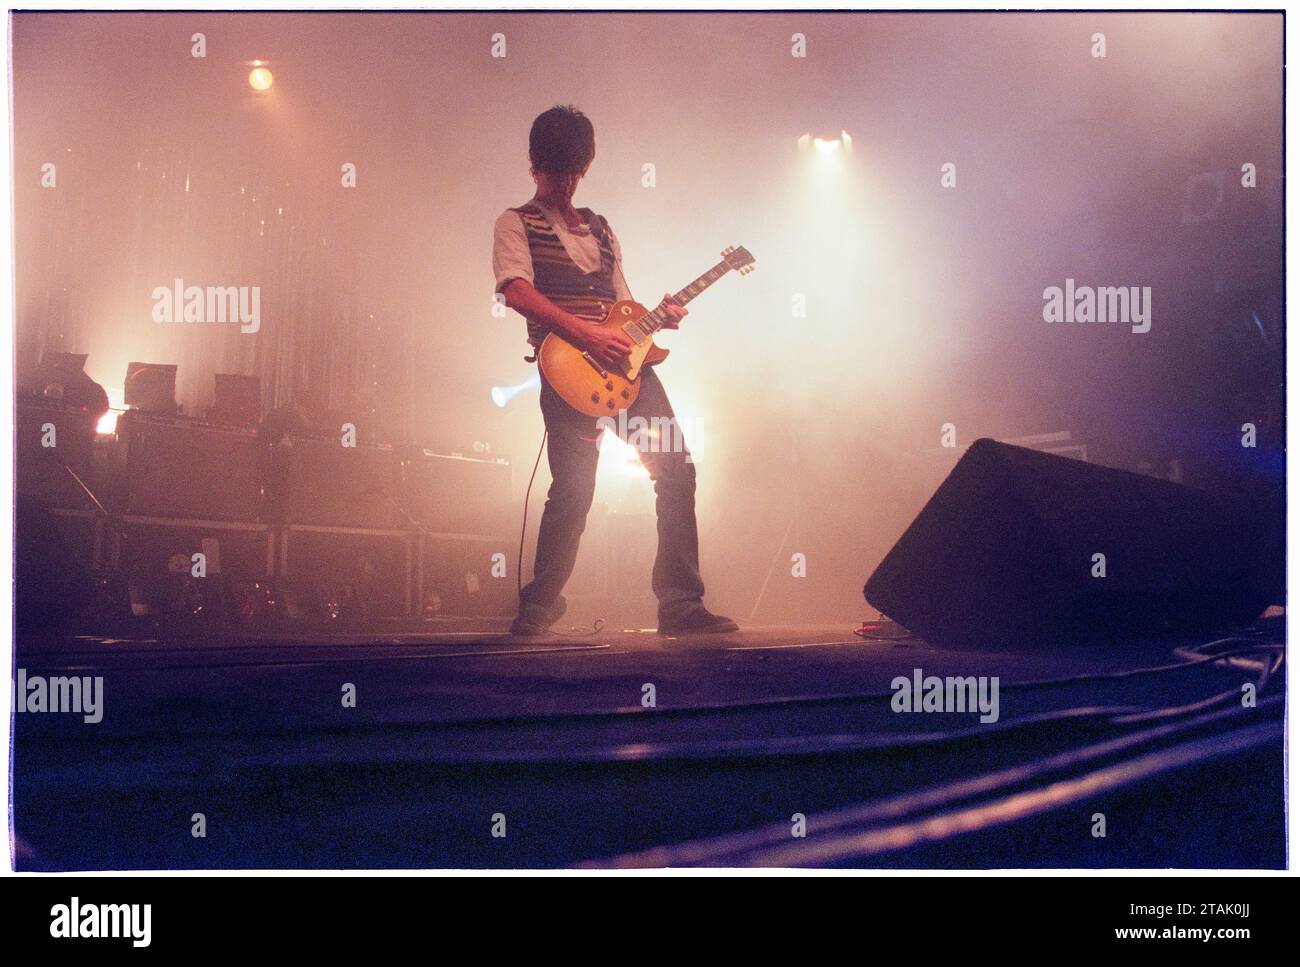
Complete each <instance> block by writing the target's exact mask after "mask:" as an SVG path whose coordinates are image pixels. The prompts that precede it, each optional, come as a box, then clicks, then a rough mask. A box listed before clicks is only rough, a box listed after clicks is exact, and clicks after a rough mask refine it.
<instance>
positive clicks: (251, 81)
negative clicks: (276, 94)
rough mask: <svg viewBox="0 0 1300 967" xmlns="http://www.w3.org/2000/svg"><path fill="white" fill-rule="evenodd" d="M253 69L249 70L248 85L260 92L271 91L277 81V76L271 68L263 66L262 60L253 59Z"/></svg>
mask: <svg viewBox="0 0 1300 967" xmlns="http://www.w3.org/2000/svg"><path fill="white" fill-rule="evenodd" d="M253 65H254V66H253V69H252V70H251V71H249V72H248V86H249V87H251V88H252V89H253V90H255V91H257V92H258V93H259V94H261V93H264V92H265V91H269V90H270V89H271V85H272V84H274V83H275V77H274V75H272V73H271V71H270V69H269V68H266V67H263V66H262V62H261V61H257V60H255V61H253Z"/></svg>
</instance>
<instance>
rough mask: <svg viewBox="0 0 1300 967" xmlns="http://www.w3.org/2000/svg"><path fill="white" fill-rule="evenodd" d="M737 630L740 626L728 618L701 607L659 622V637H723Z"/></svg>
mask: <svg viewBox="0 0 1300 967" xmlns="http://www.w3.org/2000/svg"><path fill="white" fill-rule="evenodd" d="M739 630H740V625H738V624H736V622H734V621H732V620H731V619H730V618H727V617H725V616H723V615H720V614H714V613H713V612H711V611H709V610H708V609H707V608H703V607H700V608H697V609H696V610H694V611H692V612H691V613H690V614H688V615H686V616H684V617H681V618H677V619H674V620H673V621H665V620H663V619H662V618H661V619H660V620H659V634H661V635H723V634H727V633H729V632H732V631H739Z"/></svg>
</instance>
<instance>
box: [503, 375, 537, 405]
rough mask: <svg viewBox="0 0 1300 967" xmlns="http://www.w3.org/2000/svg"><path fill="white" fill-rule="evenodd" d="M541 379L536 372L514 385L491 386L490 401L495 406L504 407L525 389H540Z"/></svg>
mask: <svg viewBox="0 0 1300 967" xmlns="http://www.w3.org/2000/svg"><path fill="white" fill-rule="evenodd" d="M541 386H542V379H541V377H540V376H539V375H538V374H537V373H533V375H531V376H529V377H528V378H527V379H526V380H524V381H523V382H522V383H516V384H515V385H514V386H493V387H492V402H493V403H495V404H496V405H497V406H500V407H503V408H504V407H505V405H506V404H507V403H509V402H510V401H511V400H512V399H514V398H515V397H516V396H518V395H519V394H520V393H522V392H523V391H524V390H526V389H540V388H541Z"/></svg>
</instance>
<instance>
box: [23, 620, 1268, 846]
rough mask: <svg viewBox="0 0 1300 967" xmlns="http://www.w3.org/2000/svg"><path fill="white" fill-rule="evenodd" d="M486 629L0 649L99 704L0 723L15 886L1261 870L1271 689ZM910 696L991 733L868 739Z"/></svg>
mask: <svg viewBox="0 0 1300 967" xmlns="http://www.w3.org/2000/svg"><path fill="white" fill-rule="evenodd" d="M504 626H505V622H491V623H485V624H481V625H474V624H473V623H469V622H438V623H429V622H425V623H418V624H414V625H413V624H410V623H407V624H404V625H395V626H393V627H391V628H388V629H377V630H374V631H372V632H370V633H368V634H362V633H360V632H352V633H343V632H340V633H328V634H327V633H320V634H311V635H295V636H293V637H287V636H283V635H267V636H258V637H239V638H229V637H212V638H196V639H189V640H185V641H164V640H161V639H157V638H150V637H143V638H132V639H126V638H97V637H79V638H68V639H63V640H59V641H44V642H34V641H26V642H23V641H20V643H19V644H20V650H19V660H18V664H19V667H20V668H22V669H23V671H24V674H25V675H26V676H27V677H28V678H30V679H35V678H41V677H45V678H49V677H53V676H73V675H75V676H78V677H80V676H87V677H90V678H92V679H93V678H95V677H101V678H102V680H103V695H104V698H103V703H102V705H103V718H102V721H100V722H98V723H95V724H86V723H84V722H83V721H82V717H80V716H75V715H71V714H60V715H53V714H20V715H17V716H16V717H15V720H14V721H15V745H14V758H13V767H14V772H13V775H14V816H15V828H16V833H17V840H18V841H17V846H16V849H17V856H18V865H19V868H21V869H116V868H146V869H157V868H161V869H167V868H220V867H244V868H262V867H271V868H279V867H285V868H317V867H325V868H356V867H537V866H570V865H577V864H594V865H625V866H626V865H632V866H647V865H648V866H657V865H667V864H671V865H692V864H696V863H704V864H712V865H747V864H759V865H782V866H787V865H840V866H865V867H883V866H917V867H932V866H933V867H945V866H953V867H980V868H982V867H1007V866H1010V867H1031V866H1032V867H1038V866H1113V867H1132V866H1147V867H1161V866H1193V867H1197V866H1206V867H1213V866H1234V867H1243V868H1250V867H1275V866H1280V865H1282V863H1283V862H1284V854H1283V852H1282V850H1283V827H1282V792H1281V776H1282V771H1281V770H1282V738H1281V725H1280V715H1281V707H1280V706H1281V703H1280V701H1279V700H1277V699H1276V698H1274V696H1275V695H1280V692H1281V676H1280V675H1277V676H1275V677H1274V678H1273V680H1272V681H1271V682H1270V683H1269V684H1268V687H1267V688H1266V689H1265V691H1264V692H1263V693H1261V695H1260V697H1259V702H1258V705H1257V707H1255V708H1252V709H1242V708H1241V707H1240V703H1239V702H1238V701H1236V700H1235V699H1234V698H1233V697H1232V696H1231V695H1229V696H1228V698H1227V700H1224V699H1223V695H1224V694H1225V691H1228V692H1230V691H1232V690H1235V689H1239V687H1240V685H1241V683H1242V682H1244V681H1247V680H1253V675H1251V674H1247V672H1245V671H1243V670H1241V669H1234V668H1226V667H1224V666H1223V665H1217V664H1216V665H1211V664H1199V665H1187V664H1185V663H1183V662H1182V660H1181V659H1179V658H1176V657H1174V656H1173V653H1172V652H1173V647H1174V646H1175V645H1176V644H1178V643H1177V642H1168V641H1164V642H1146V643H1140V644H1137V645H1134V644H1126V645H1125V646H1124V647H1123V648H1117V647H1116V648H1099V647H1089V648H1080V647H1076V648H1058V649H1041V648H1036V649H1030V648H1023V649H1017V648H1013V647H1008V648H1006V649H1003V650H1000V651H997V652H990V651H955V650H950V649H944V648H940V647H937V646H934V645H931V644H928V643H926V642H922V641H918V640H915V639H909V640H900V641H863V640H861V639H858V638H856V637H855V636H854V635H853V634H852V631H851V629H850V628H848V627H800V628H781V627H754V628H747V629H746V630H745V631H744V632H742V633H740V634H734V635H724V636H715V637H710V638H681V639H664V638H661V637H659V636H658V635H657V634H655V633H654V632H653V631H635V630H609V629H605V630H602V631H600V632H599V633H597V634H594V635H588V636H585V637H568V636H552V637H548V638H546V639H540V640H529V641H526V642H520V641H514V640H511V639H509V638H508V636H506V635H505V634H504ZM918 669H919V670H920V675H921V676H923V677H924V676H940V677H948V676H960V677H965V676H974V677H975V678H976V679H979V678H983V679H985V681H986V682H991V681H992V680H993V679H994V678H996V680H997V684H998V692H997V695H998V705H997V710H996V711H997V716H996V721H991V720H989V719H990V716H989V714H988V713H987V712H985V714H984V715H983V716H981V713H980V712H979V711H977V710H976V711H966V712H957V711H947V712H939V711H933V712H925V711H916V712H900V711H896V710H895V704H896V703H895V701H894V695H895V692H896V691H897V690H896V689H895V688H894V684H893V683H894V682H895V680H896V679H897V678H898V677H899V676H902V677H904V678H908V679H911V678H912V677H913V676H914V675H916V674H917V670H918ZM1139 669H1146V671H1142V672H1140V673H1137V674H1133V672H1134V671H1135V670H1139ZM1215 696H1218V697H1219V699H1218V700H1217V701H1215V700H1213V699H1214V698H1215ZM350 697H354V700H349V699H350ZM1157 710H1159V711H1157ZM982 717H983V718H984V719H985V721H981V718H982ZM198 813H202V814H203V817H204V822H205V824H206V836H204V837H195V836H193V835H191V827H192V825H193V823H194V822H195V820H194V819H193V817H194V815H195V814H198ZM1098 813H1101V814H1104V815H1105V816H1106V824H1107V832H1106V835H1105V836H1104V837H1101V836H1097V835H1095V825H1096V822H1095V820H1094V819H1093V817H1094V816H1095V815H1096V814H1098ZM797 816H802V817H804V821H803V824H804V830H805V832H806V834H807V835H805V836H799V835H795V833H794V832H793V831H794V830H795V829H796V828H797V827H798V826H799V820H798V819H797ZM503 832H504V835H499V834H501V833H503ZM494 833H496V834H498V835H494Z"/></svg>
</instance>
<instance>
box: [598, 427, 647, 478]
mask: <svg viewBox="0 0 1300 967" xmlns="http://www.w3.org/2000/svg"><path fill="white" fill-rule="evenodd" d="M600 455H601V458H602V459H601V463H602V464H603V465H605V466H609V465H611V464H612V465H613V466H614V467H616V468H617V469H618V471H619V472H620V473H621V474H622V475H623V476H625V477H649V476H650V472H649V471H648V470H646V468H645V464H643V463H642V462H641V454H640V453H638V452H637V449H636V447H633V446H629V445H628V444H627V443H626V442H625V441H624V440H622V439H620V438H619V435H618V434H617V433H612V432H610V431H609V430H605V431H604V432H603V433H601V435H600ZM606 457H607V458H608V459H606Z"/></svg>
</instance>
